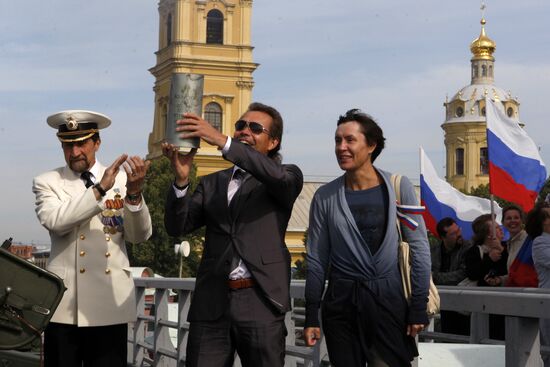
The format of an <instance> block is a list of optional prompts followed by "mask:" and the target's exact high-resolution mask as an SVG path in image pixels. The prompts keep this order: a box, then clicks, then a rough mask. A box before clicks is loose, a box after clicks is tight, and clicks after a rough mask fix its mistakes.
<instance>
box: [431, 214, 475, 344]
mask: <svg viewBox="0 0 550 367" xmlns="http://www.w3.org/2000/svg"><path fill="white" fill-rule="evenodd" d="M437 234H438V235H439V237H440V238H441V242H440V243H439V244H437V245H435V246H431V248H430V252H431V255H432V278H433V281H434V283H435V284H436V285H457V284H458V283H460V282H461V281H462V280H463V279H464V278H466V265H465V263H464V258H465V254H466V250H468V248H470V246H471V244H470V242H468V241H464V239H463V238H462V230H461V228H460V227H459V226H458V224H457V223H456V221H455V220H454V219H453V218H449V217H447V218H443V219H441V220H440V221H439V222H438V223H437ZM441 331H442V332H444V333H452V334H461V335H469V333H470V318H469V316H467V315H463V314H460V313H458V312H455V311H444V310H442V311H441Z"/></svg>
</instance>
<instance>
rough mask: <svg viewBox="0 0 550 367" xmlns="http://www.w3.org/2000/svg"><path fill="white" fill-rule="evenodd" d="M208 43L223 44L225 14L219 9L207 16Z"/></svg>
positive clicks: (213, 10) (211, 11)
mask: <svg viewBox="0 0 550 367" xmlns="http://www.w3.org/2000/svg"><path fill="white" fill-rule="evenodd" d="M206 43H211V44H218V45H221V44H223V14H222V12H221V11H219V10H218V9H212V10H210V11H209V12H208V14H207V15H206Z"/></svg>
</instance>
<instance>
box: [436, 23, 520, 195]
mask: <svg viewBox="0 0 550 367" xmlns="http://www.w3.org/2000/svg"><path fill="white" fill-rule="evenodd" d="M485 23H486V22H485V19H484V18H482V19H481V33H480V35H479V37H478V38H476V39H475V40H474V41H473V42H472V43H471V44H470V51H471V52H472V54H473V56H472V59H471V83H470V85H467V86H466V87H464V88H462V89H460V90H459V91H458V92H457V93H456V94H455V95H454V96H453V97H452V98H451V100H450V101H449V100H448V99H447V100H446V101H445V103H444V106H445V112H446V115H445V122H444V123H443V124H442V125H441V127H442V128H443V130H444V131H445V148H446V151H447V162H446V170H447V173H446V178H447V181H448V182H449V183H450V184H451V185H453V186H454V187H455V188H457V189H459V190H462V191H464V192H469V191H470V190H471V188H472V187H473V188H475V187H478V186H479V185H481V184H487V183H489V160H488V155H487V133H486V126H487V124H486V118H485V97H489V98H491V99H492V100H493V101H499V102H501V103H502V107H503V108H504V110H505V111H506V113H507V115H508V117H510V118H513V119H516V120H518V122H519V102H518V101H517V98H512V95H511V92H509V91H508V92H505V91H504V90H502V89H500V88H498V87H497V86H495V85H494V64H495V58H494V57H493V53H494V52H495V49H496V44H495V42H494V41H493V40H491V39H490V38H489V37H487V35H486V33H485ZM520 124H521V123H520Z"/></svg>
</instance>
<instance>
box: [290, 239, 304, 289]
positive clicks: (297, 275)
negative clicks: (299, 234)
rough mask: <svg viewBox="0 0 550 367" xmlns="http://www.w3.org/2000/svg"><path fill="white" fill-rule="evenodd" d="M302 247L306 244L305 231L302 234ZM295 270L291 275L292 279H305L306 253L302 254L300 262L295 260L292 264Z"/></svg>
mask: <svg viewBox="0 0 550 367" xmlns="http://www.w3.org/2000/svg"><path fill="white" fill-rule="evenodd" d="M303 241H304V246H305V245H306V243H307V230H306V231H305V233H304V239H303ZM294 265H295V268H294V272H293V273H292V279H306V273H307V262H306V253H305V252H302V260H296V262H295V263H294Z"/></svg>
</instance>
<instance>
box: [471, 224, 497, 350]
mask: <svg viewBox="0 0 550 367" xmlns="http://www.w3.org/2000/svg"><path fill="white" fill-rule="evenodd" d="M472 230H473V232H474V235H473V237H472V241H473V246H472V247H470V248H469V249H468V251H467V252H466V260H465V262H466V275H467V276H468V278H470V279H471V280H475V281H477V285H478V286H482V287H487V286H490V287H498V286H501V285H504V281H505V279H506V274H507V267H506V262H507V260H508V253H507V251H506V247H505V244H503V243H502V238H503V233H502V229H501V228H500V225H498V224H497V223H496V222H495V221H494V220H493V216H492V215H491V214H483V215H480V216H479V217H477V218H476V219H475V220H474V222H473V223H472ZM489 336H490V337H491V338H492V339H500V340H504V318H503V317H502V316H499V315H490V318H489Z"/></svg>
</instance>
